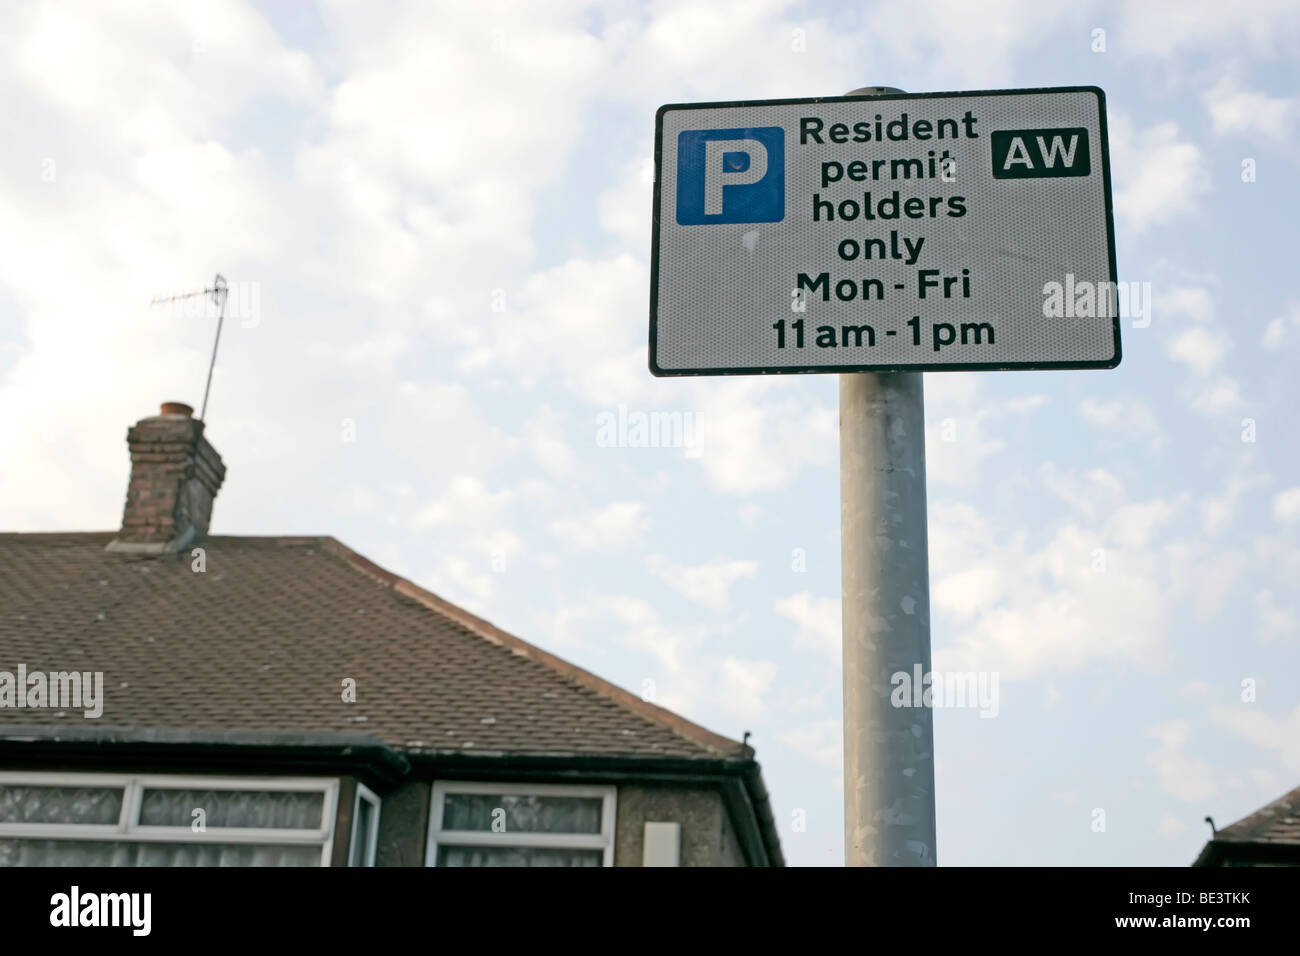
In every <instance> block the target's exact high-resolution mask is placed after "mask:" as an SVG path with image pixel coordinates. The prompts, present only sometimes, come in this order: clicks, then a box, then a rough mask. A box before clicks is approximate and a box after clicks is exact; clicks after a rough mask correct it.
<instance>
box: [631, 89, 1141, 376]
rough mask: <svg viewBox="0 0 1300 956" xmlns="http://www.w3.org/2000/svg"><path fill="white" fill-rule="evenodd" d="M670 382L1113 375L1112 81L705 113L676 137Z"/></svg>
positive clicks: (659, 148)
mask: <svg viewBox="0 0 1300 956" xmlns="http://www.w3.org/2000/svg"><path fill="white" fill-rule="evenodd" d="M655 168H656V178H655V199H654V208H655V217H654V236H653V247H652V268H651V289H650V367H651V371H652V372H654V373H655V374H656V375H736V374H770V373H790V372H846V371H891V370H897V371H902V370H915V371H926V370H930V371H944V370H958V369H1034V368H1111V367H1114V366H1115V365H1116V364H1118V363H1119V360H1120V354H1121V353H1120V341H1119V321H1118V310H1117V309H1114V308H1099V309H1097V310H1095V311H1094V312H1091V313H1090V314H1078V313H1077V312H1075V313H1070V314H1063V313H1062V311H1061V310H1060V309H1055V308H1052V307H1051V306H1050V304H1049V303H1048V301H1047V290H1050V289H1052V288H1060V287H1062V285H1063V284H1065V283H1074V284H1075V285H1077V286H1080V287H1082V286H1083V285H1085V284H1086V285H1088V286H1091V287H1094V288H1097V289H1101V290H1108V289H1115V288H1116V276H1115V257H1114V241H1113V235H1114V225H1113V213H1112V209H1111V186H1110V163H1109V153H1108V148H1107V139H1106V111H1105V98H1104V96H1103V94H1102V92H1101V90H1099V89H1097V88H1095V87H1064V88H1055V89H1042V90H991V91H981V92H974V93H931V94H909V95H887V96H871V97H861V96H850V97H833V98H825V99H815V100H813V99H789V100H760V101H754V102H740V103H696V104H681V105H670V106H665V107H662V108H661V109H660V110H659V112H658V114H657V116H656V129H655Z"/></svg>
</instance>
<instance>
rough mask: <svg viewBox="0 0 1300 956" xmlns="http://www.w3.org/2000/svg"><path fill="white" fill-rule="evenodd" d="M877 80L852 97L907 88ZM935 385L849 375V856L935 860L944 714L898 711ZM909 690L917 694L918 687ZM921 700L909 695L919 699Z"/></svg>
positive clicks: (911, 662) (845, 474) (844, 520)
mask: <svg viewBox="0 0 1300 956" xmlns="http://www.w3.org/2000/svg"><path fill="white" fill-rule="evenodd" d="M901 92H903V91H902V90H899V89H895V88H893V87H867V88H865V89H860V90H854V91H853V92H851V93H849V94H848V95H849V96H855V95H878V94H886V93H901ZM927 537H928V536H927V534H926V510H925V392H924V388H923V383H922V374H921V373H920V372H879V373H872V372H859V373H857V374H846V375H841V376H840V576H841V580H842V582H843V587H842V591H841V594H842V596H841V600H840V615H841V624H840V627H841V638H842V641H843V648H842V658H843V662H844V675H843V679H844V862H845V864H846V865H848V866H933V865H935V863H936V858H935V857H936V854H935V839H936V837H935V808H934V713H933V711H932V710H931V709H930V708H929V707H895V706H893V700H892V693H893V690H894V685H893V683H892V681H891V678H892V675H894V674H899V673H902V674H906V675H908V677H909V678H911V677H912V675H913V674H914V673H916V670H915V668H916V667H917V666H918V665H919V669H920V673H921V674H929V673H930V672H931V669H930V559H929V549H928V545H927ZM909 697H910V695H909ZM909 703H910V700H909Z"/></svg>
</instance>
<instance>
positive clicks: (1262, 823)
mask: <svg viewBox="0 0 1300 956" xmlns="http://www.w3.org/2000/svg"><path fill="white" fill-rule="evenodd" d="M1225 857H1252V858H1260V859H1270V860H1276V859H1282V858H1284V857H1286V858H1289V859H1291V860H1300V787H1296V788H1295V789H1294V790H1292V791H1291V792H1290V793H1285V794H1283V795H1282V796H1280V797H1278V799H1276V800H1274V801H1273V802H1272V803H1270V804H1268V805H1266V806H1263V807H1260V808H1259V809H1258V810H1256V811H1255V812H1254V813H1252V814H1250V815H1249V816H1245V817H1242V818H1241V819H1240V820H1238V821H1237V822H1236V823H1234V824H1232V825H1230V826H1226V827H1224V828H1223V829H1222V830H1217V831H1215V834H1214V839H1212V840H1210V841H1209V842H1208V843H1206V845H1205V848H1204V849H1203V850H1202V851H1201V855H1200V856H1199V857H1198V858H1197V860H1196V864H1195V865H1199V866H1211V865H1214V864H1216V863H1217V862H1218V861H1220V860H1222V859H1223V858H1225Z"/></svg>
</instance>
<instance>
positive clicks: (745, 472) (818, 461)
mask: <svg viewBox="0 0 1300 956" xmlns="http://www.w3.org/2000/svg"><path fill="white" fill-rule="evenodd" d="M693 394H694V406H695V408H697V409H698V415H699V421H700V439H699V442H698V447H697V449H695V450H693V451H698V454H697V455H694V456H693V457H694V460H696V461H698V462H699V464H700V466H701V467H702V468H703V469H704V473H705V475H706V476H707V477H708V479H709V480H710V482H711V483H712V484H713V485H714V486H715V487H716V488H719V489H721V490H722V491H726V492H730V493H733V494H739V495H749V494H753V493H754V492H757V491H767V490H771V489H775V488H781V487H784V486H785V485H787V484H789V483H790V482H791V481H792V480H794V478H795V477H796V476H797V475H798V474H799V473H800V472H801V471H802V470H803V469H804V468H806V467H814V466H824V465H829V464H831V463H832V462H833V461H834V460H835V455H836V450H837V448H838V447H839V440H838V425H837V411H836V410H835V409H832V408H827V407H826V406H823V405H820V404H818V403H816V402H814V401H812V400H810V398H809V397H808V393H807V391H806V390H801V389H798V388H797V387H796V386H795V385H794V384H793V383H790V382H778V381H774V380H773V378H757V377H755V378H733V379H727V380H720V381H719V382H717V383H715V384H710V385H708V386H698V385H697V386H696V388H695V391H694V393H693Z"/></svg>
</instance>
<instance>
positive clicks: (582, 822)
mask: <svg viewBox="0 0 1300 956" xmlns="http://www.w3.org/2000/svg"><path fill="white" fill-rule="evenodd" d="M613 863H614V788H613V787H582V786H567V785H566V786H558V785H557V786H551V785H545V784H499V783H460V782H439V783H435V784H434V785H433V807H432V812H431V813H430V814H429V849H428V853H427V855H426V858H425V864H426V865H428V866H612V865H613Z"/></svg>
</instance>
